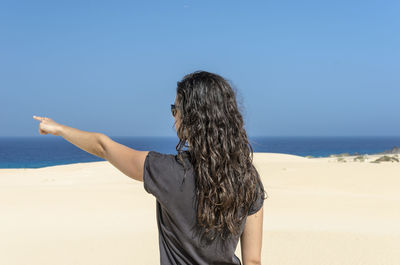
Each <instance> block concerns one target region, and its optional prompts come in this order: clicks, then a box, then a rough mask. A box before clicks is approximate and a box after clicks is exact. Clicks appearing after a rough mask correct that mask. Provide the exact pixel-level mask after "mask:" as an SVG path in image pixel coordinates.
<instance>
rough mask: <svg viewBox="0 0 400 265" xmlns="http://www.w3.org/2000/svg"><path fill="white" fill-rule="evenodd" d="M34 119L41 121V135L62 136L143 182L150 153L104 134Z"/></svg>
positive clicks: (43, 118)
mask: <svg viewBox="0 0 400 265" xmlns="http://www.w3.org/2000/svg"><path fill="white" fill-rule="evenodd" d="M33 118H34V119H36V120H39V121H41V123H40V126H39V132H40V134H53V135H59V136H62V137H63V138H64V139H65V140H67V141H69V142H70V143H72V144H74V145H75V146H77V147H79V148H80V149H82V150H84V151H86V152H88V153H90V154H93V155H95V156H98V157H101V158H103V159H105V160H107V161H108V162H110V163H111V164H112V165H113V166H115V167H116V168H117V169H119V170H120V171H121V172H122V173H124V174H125V175H127V176H128V177H131V178H133V179H135V180H138V181H143V170H144V161H145V159H146V156H147V154H148V151H138V150H135V149H132V148H129V147H127V146H125V145H122V144H120V143H117V142H115V141H113V140H112V139H111V138H110V137H108V136H107V135H105V134H103V133H97V132H86V131H82V130H79V129H76V128H72V127H69V126H66V125H62V124H59V123H56V122H55V121H53V120H52V119H50V118H46V117H37V116H33Z"/></svg>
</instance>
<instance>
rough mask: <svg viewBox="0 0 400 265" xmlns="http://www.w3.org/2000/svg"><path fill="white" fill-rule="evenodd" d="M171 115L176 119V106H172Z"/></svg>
mask: <svg viewBox="0 0 400 265" xmlns="http://www.w3.org/2000/svg"><path fill="white" fill-rule="evenodd" d="M171 113H172V116H174V117H175V115H176V106H175V105H174V104H171Z"/></svg>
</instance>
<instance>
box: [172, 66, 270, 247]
mask: <svg viewBox="0 0 400 265" xmlns="http://www.w3.org/2000/svg"><path fill="white" fill-rule="evenodd" d="M177 105H178V106H179V110H180V126H179V127H178V128H177V134H178V137H179V143H178V144H177V146H176V150H177V152H178V158H179V160H181V161H183V158H182V152H186V153H187V152H189V153H190V160H191V163H192V165H193V168H194V171H195V174H196V203H197V225H198V226H199V227H200V228H201V231H202V232H201V234H202V235H201V237H202V238H205V239H207V241H208V242H210V241H213V240H214V239H215V238H216V237H219V238H222V239H226V238H228V237H229V236H231V235H234V236H238V235H239V233H240V225H241V223H242V221H243V219H244V218H245V217H246V216H247V213H248V210H249V209H250V206H251V205H252V203H253V202H254V200H255V198H256V196H257V194H260V193H261V192H262V193H263V197H264V199H265V198H267V196H265V191H264V189H263V188H260V185H259V182H261V180H260V177H259V174H258V172H257V170H256V168H255V167H254V165H253V148H252V147H251V145H250V143H249V140H248V137H247V134H246V131H245V129H244V122H243V118H242V115H241V113H240V111H239V108H238V105H237V102H236V92H235V91H234V89H233V88H232V86H231V85H230V84H229V82H228V81H227V80H225V79H224V78H223V77H221V76H220V75H217V74H213V73H209V72H205V71H196V72H194V73H191V74H188V75H186V76H184V77H183V79H182V80H181V81H180V82H178V85H177ZM183 147H189V149H188V150H187V151H183V150H182V148H183ZM261 187H262V185H261Z"/></svg>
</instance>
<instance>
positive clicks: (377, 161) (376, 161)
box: [373, 156, 399, 163]
mask: <svg viewBox="0 0 400 265" xmlns="http://www.w3.org/2000/svg"><path fill="white" fill-rule="evenodd" d="M389 161H390V162H395V161H396V162H399V159H398V158H396V157H394V156H393V157H392V156H381V157H380V158H378V159H376V160H375V161H373V162H374V163H379V162H389Z"/></svg>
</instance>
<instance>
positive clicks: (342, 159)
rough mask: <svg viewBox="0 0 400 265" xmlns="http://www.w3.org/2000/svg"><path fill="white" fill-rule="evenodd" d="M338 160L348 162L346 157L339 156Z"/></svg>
mask: <svg viewBox="0 0 400 265" xmlns="http://www.w3.org/2000/svg"><path fill="white" fill-rule="evenodd" d="M337 161H338V162H346V159H344V158H343V157H338V159H337Z"/></svg>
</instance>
